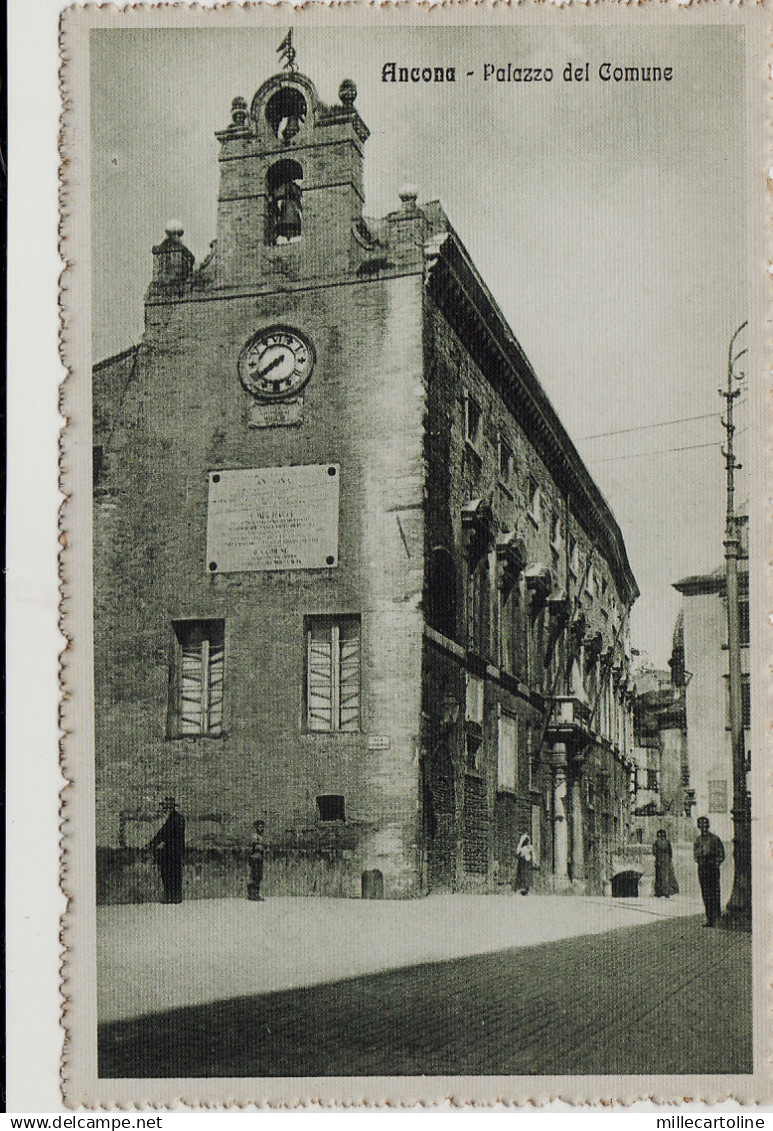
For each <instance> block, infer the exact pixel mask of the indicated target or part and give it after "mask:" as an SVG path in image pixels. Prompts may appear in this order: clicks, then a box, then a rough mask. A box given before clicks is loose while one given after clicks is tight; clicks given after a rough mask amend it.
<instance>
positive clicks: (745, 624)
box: [738, 598, 749, 645]
mask: <svg viewBox="0 0 773 1131" xmlns="http://www.w3.org/2000/svg"><path fill="white" fill-rule="evenodd" d="M738 636H739V639H740V643H741V644H742V645H748V643H749V600H748V598H747V599H746V600H744V599H743V598H742V599H741V600H740V601H739V602H738Z"/></svg>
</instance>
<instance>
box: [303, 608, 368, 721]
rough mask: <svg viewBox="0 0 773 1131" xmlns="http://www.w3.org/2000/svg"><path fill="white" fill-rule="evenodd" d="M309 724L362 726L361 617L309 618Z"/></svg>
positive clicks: (307, 700)
mask: <svg viewBox="0 0 773 1131" xmlns="http://www.w3.org/2000/svg"><path fill="white" fill-rule="evenodd" d="M306 724H307V726H308V729H309V730H313V731H357V730H359V729H360V618H359V617H309V618H308V619H307V621H306Z"/></svg>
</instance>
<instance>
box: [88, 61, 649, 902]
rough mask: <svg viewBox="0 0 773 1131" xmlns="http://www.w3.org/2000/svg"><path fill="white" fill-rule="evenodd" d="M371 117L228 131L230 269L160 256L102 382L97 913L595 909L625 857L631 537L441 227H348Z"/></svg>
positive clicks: (304, 111)
mask: <svg viewBox="0 0 773 1131" xmlns="http://www.w3.org/2000/svg"><path fill="white" fill-rule="evenodd" d="M356 93H357V92H356V88H355V87H354V84H353V83H351V82H350V81H349V80H346V81H345V82H343V83H342V84H341V88H340V91H339V99H340V101H339V103H338V104H336V105H334V106H328V105H325V104H324V103H323V102H322V101H321V100H320V99H319V97H318V95H317V93H316V90H315V88H314V86H313V84H312V83H311V81H310V80H309V79H308V78H306V77H305V76H303V75H301V74H299V73H298V72H297V71H294V70H287V71H284V72H282V73H281V74H277V75H274V76H273V77H271V78H270V79H269V80H268V81H267V82H265V83H264V84H263V85H262V86H261V87H260V89H259V90H258V92H257V94H256V95H255V97H254V99H253V100H252V103H251V105H250V106H249V107H248V106H247V103H246V101H245V100H244V99H242V98H237V99H235V100H234V103H233V106H232V112H231V117H232V120H231V123H230V125H229V126H228V127H227V128H226V129H224V130H222V131H221V132H220V133H218V135H217V136H218V141H219V143H220V169H221V178H220V193H219V204H218V226H217V239H216V241H214V242H213V246H212V251H211V254H210V255H209V256H208V257H207V258H206V259H205V260H204V261H203V262H202V263H201V264H200V265H196V264H195V262H194V257H193V256H192V255H191V253H190V252H189V251H188V250H187V248H186V247H185V245H184V243H183V241H182V236H183V232H182V230H181V227H180V226H179V225H177V224H172V225H170V227H169V229H168V231H167V234H166V238H165V239H164V241H163V242H161V243H160V244H159V245H157V246H156V247H154V248H153V278H152V281H151V283H150V286H149V288H148V292H147V296H146V306H145V332H144V335H143V338H142V341H141V342H140V344H139V345H137V346H136V347H134V348H132V349H130V350H127V351H125V352H124V353H123V354H120V355H118V356H117V357H114V358H110V359H108V360H107V361H105V362H102V363H100V364H98V365H97V366H96V367H95V370H94V469H95V479H94V484H95V486H94V499H95V524H94V531H95V533H94V560H95V618H94V625H95V627H94V636H95V703H96V756H97V843H98V846H99V847H98V875H99V895H100V898H101V899H105V900H114V899H144V898H152V897H153V896H154V889H153V884H154V882H155V879H154V876H153V873H152V869H151V867H150V864H149V862H148V860H147V858H146V856H145V855H143V853H142V851H141V849H142V846H143V845H145V844H146V843H147V841H148V839H149V837H150V835H151V832H152V830H153V829H154V828H155V827H156V822H157V817H156V807H157V803H158V800H159V799H160V798H161V797H162V796H163V795H165V794H170V793H171V794H174V796H175V797H176V798H177V801H178V805H179V806H180V808H181V809H182V810H183V812H184V813H185V815H186V818H187V822H188V855H187V863H186V881H185V882H186V891H187V893H188V895H189V896H196V895H215V894H232V893H235V892H238V891H241V890H242V889H243V886H244V883H245V867H244V853H245V849H246V845H247V843H248V840H249V833H250V827H251V824H252V822H253V821H254V819H255V818H256V817H262V818H263V819H264V820H265V822H266V833H267V838H268V841H269V843H270V846H271V847H270V861H269V866H268V868H267V879H266V884H267V889H268V890H269V891H270V890H271V888H272V886H273V887H274V889H275V890H283V891H287V892H299V893H300V892H304V893H309V892H325V893H328V894H340V895H356V894H359V893H360V891H361V883H362V882H363V877H365V880H366V881H367V885H368V890H369V891H374V892H376V893H378V892H380V891H381V890H382V889H383V891H384V893H385V894H386V895H387V896H389V897H404V896H413V895H417V894H420V893H423V892H426V891H428V890H438V889H447V890H458V889H461V888H465V887H471V888H479V889H481V890H492V889H493V888H495V886H496V884H497V883H498V882H504V881H506V880H507V879H508V878H509V876H510V875H511V873H512V870H513V868H514V852H515V846H516V845H517V842H518V839H519V837H520V836H521V834H522V833H524V832H529V833H530V834H531V836H532V839H533V840H534V842H535V844H536V846H537V851H538V856H539V860H540V875H541V882H542V883H543V884H545V885H547V886H557V887H570V886H575V887H577V888H578V890H592V891H598V890H601V889H602V885H603V883H604V881H605V879H607V878H608V872H609V869H610V867H611V864H610V861H611V858H612V854H613V851H614V848H615V846H616V844H617V843H618V842H620V841H621V840H622V839H623V837H624V835H625V825H626V821H627V814H628V807H629V798H630V774H631V757H630V756H631V748H632V725H631V704H632V686H631V684H630V681H629V676H628V665H629V647H628V629H627V618H628V611H629V609H630V606H631V603H632V602H633V601H634V600H635V598H636V595H637V589H636V583H635V581H634V578H633V576H632V573H631V570H630V567H629V565H628V561H627V558H626V553H625V547H624V544H623V540H622V536H621V534H620V531H619V529H618V527H617V525H616V523H615V520H614V518H613V516H612V514H611V513H610V511H609V508H608V506H607V504H606V503H605V501H604V499H603V498H602V496H601V494H600V493H599V491H598V489H597V488H596V486H595V484H594V483H593V481H592V479H591V478H590V476H589V474H588V472H587V470H586V469H585V467H584V466H583V464H582V462H581V460H580V458H579V456H578V454H577V452H576V450H575V448H574V447H573V445H572V444H571V442H570V440H569V438H568V436H567V434H566V432H565V430H564V429H563V427H562V425H561V423H560V421H559V420H558V418H557V416H556V414H555V412H554V410H553V409H552V407H551V405H550V403H549V401H548V400H547V397H546V396H545V394H544V392H543V390H542V388H541V386H540V384H539V382H538V380H537V378H536V376H535V374H534V372H533V370H532V368H531V366H530V364H529V362H528V360H527V358H526V356H525V354H524V353H523V350H522V349H521V347H520V345H519V344H518V342H517V340H516V339H515V337H514V335H513V333H512V331H511V330H510V328H509V327H508V325H507V323H506V322H505V320H504V318H503V316H502V314H501V312H500V311H499V309H498V307H497V306H496V303H495V302H494V300H493V298H492V296H491V295H490V293H489V291H488V290H487V288H486V286H485V284H484V282H483V280H482V279H481V278H480V275H479V274H478V272H477V270H476V268H475V266H474V264H473V263H472V262H471V260H470V258H469V256H468V254H467V252H466V250H465V248H464V246H463V244H462V243H461V241H460V239H459V237H458V236H457V234H456V233H455V232H454V231H453V229H452V227H451V225H450V224H449V222H448V220H447V218H446V217H445V215H444V213H443V211H442V209H441V207H440V206H439V205H438V204H437V203H430V204H425V205H421V206H419V205H418V204H417V196H416V194H415V193H414V192H413V191H412V190H409V189H406V190H404V191H403V192H402V193H401V194H400V207H399V208H397V209H396V210H395V211H394V212H392V213H390V214H389V215H387V216H386V217H384V218H383V219H380V220H372V219H370V218H367V217H366V216H365V215H364V212H363V204H364V202H363V177H362V170H363V156H364V147H365V143H366V141H367V138H368V129H367V126H366V125H365V123H364V122H363V120H362V118H361V117H360V115H359V113H358V110H357V109H356V108H355V101H356Z"/></svg>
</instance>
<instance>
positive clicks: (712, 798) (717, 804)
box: [709, 781, 727, 813]
mask: <svg viewBox="0 0 773 1131" xmlns="http://www.w3.org/2000/svg"><path fill="white" fill-rule="evenodd" d="M726 812H727V781H710V782H709V813H726Z"/></svg>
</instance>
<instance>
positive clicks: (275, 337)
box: [239, 326, 316, 428]
mask: <svg viewBox="0 0 773 1131" xmlns="http://www.w3.org/2000/svg"><path fill="white" fill-rule="evenodd" d="M315 360H316V355H315V353H314V347H313V345H312V344H311V342H310V341H309V340H308V338H306V337H304V335H303V334H300V333H299V332H298V331H297V330H293V329H290V328H289V327H286V326H273V327H271V328H270V329H268V330H260V331H259V332H258V333H257V334H255V335H254V336H253V337H251V338H250V339H249V341H248V342H247V343H246V344H245V345H244V347H243V348H242V351H241V353H240V354H239V379H240V381H241V383H242V385H243V386H244V388H245V389H246V390H247V392H248V393H249V394H250V395H251V396H252V398H253V404H252V406H251V412H250V421H249V423H250V427H251V428H269V427H272V426H276V425H282V424H299V423H300V422H301V420H302V411H303V397H302V396H301V395H300V394H301V392H302V390H303V389H304V388H305V386H306V385H307V384H308V382H309V379H310V377H311V374H312V371H313V369H314V362H315Z"/></svg>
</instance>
